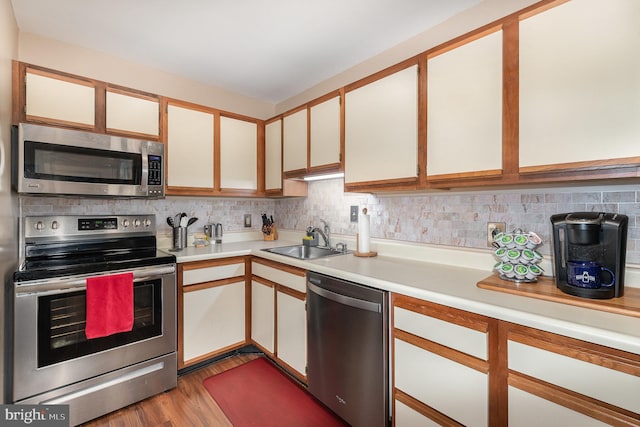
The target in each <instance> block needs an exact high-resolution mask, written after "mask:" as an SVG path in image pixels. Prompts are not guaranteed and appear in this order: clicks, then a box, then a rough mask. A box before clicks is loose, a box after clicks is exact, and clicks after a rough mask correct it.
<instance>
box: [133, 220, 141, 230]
mask: <svg viewBox="0 0 640 427" xmlns="http://www.w3.org/2000/svg"><path fill="white" fill-rule="evenodd" d="M133 226H134V227H136V228H138V227H140V220H139V219H137V218H136V219H134V220H133Z"/></svg>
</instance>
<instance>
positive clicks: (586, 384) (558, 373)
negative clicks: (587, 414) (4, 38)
mask: <svg viewBox="0 0 640 427" xmlns="http://www.w3.org/2000/svg"><path fill="white" fill-rule="evenodd" d="M507 351H508V365H509V369H510V370H513V371H518V372H521V373H523V374H526V375H529V376H531V377H534V378H539V379H541V380H543V381H546V382H549V383H551V384H555V385H558V386H560V387H563V388H566V389H568V390H572V391H575V392H578V393H580V394H583V395H586V396H589V397H593V398H595V399H598V400H601V401H603V402H606V403H609V404H612V405H616V406H619V407H621V408H624V409H627V410H630V411H633V412H636V413H640V399H638V393H639V392H640V377H639V376H635V375H630V374H627V373H623V372H620V371H616V370H613V369H609V368H605V367H604V366H601V365H597V364H594V363H588V362H584V361H582V360H578V359H574V358H572V357H569V356H564V355H561V354H558V353H554V352H551V351H547V350H543V349H540V348H537V347H534V346H530V345H526V344H522V343H519V342H515V341H511V340H510V341H509V342H508V346H507ZM585 379H588V380H586V381H585Z"/></svg>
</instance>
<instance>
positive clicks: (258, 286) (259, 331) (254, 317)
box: [251, 279, 275, 356]
mask: <svg viewBox="0 0 640 427" xmlns="http://www.w3.org/2000/svg"><path fill="white" fill-rule="evenodd" d="M274 319H275V289H274V286H273V285H271V284H267V283H264V281H261V280H260V279H253V280H252V281H251V340H252V341H253V342H254V344H256V345H257V346H258V347H259V348H260V349H261V350H262V351H264V352H265V353H267V354H269V355H271V356H273V354H274V352H275V320H274Z"/></svg>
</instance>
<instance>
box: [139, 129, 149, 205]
mask: <svg viewBox="0 0 640 427" xmlns="http://www.w3.org/2000/svg"><path fill="white" fill-rule="evenodd" d="M140 151H141V154H142V176H141V177H140V190H141V191H142V193H143V194H148V192H149V188H148V185H149V142H148V141H144V142H143V143H142V144H141V147H140Z"/></svg>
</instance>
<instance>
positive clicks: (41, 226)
mask: <svg viewBox="0 0 640 427" xmlns="http://www.w3.org/2000/svg"><path fill="white" fill-rule="evenodd" d="M43 228H44V224H43V223H42V221H38V222H36V230H42V229H43Z"/></svg>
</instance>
